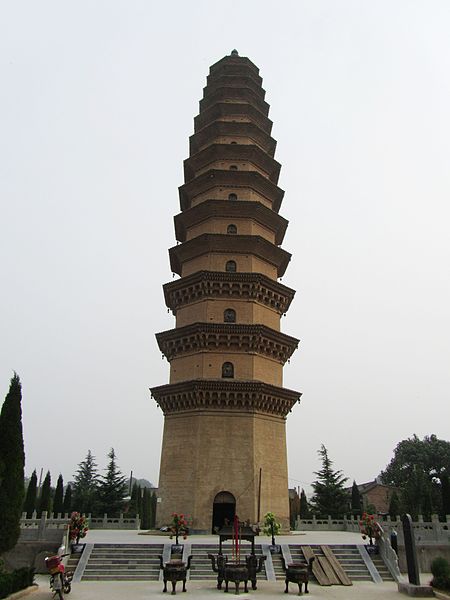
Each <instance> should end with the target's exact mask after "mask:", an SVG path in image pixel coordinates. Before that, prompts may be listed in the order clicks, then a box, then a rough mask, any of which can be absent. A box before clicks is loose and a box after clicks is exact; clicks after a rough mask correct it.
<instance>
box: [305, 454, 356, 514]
mask: <svg viewBox="0 0 450 600" xmlns="http://www.w3.org/2000/svg"><path fill="white" fill-rule="evenodd" d="M318 454H319V456H320V458H321V460H322V469H321V470H320V471H315V474H316V475H317V480H316V481H315V482H314V483H313V484H312V487H313V490H314V496H313V497H312V500H311V502H312V505H313V510H314V512H315V514H316V515H318V516H320V517H324V518H325V517H327V516H328V515H330V516H331V517H333V518H339V517H342V516H343V515H344V514H345V513H346V512H347V509H348V496H347V492H346V491H345V489H344V484H345V482H346V481H347V480H348V477H344V476H343V475H342V471H334V470H333V468H332V467H333V462H332V461H331V460H330V458H329V456H328V451H327V449H326V448H325V446H324V445H323V444H322V446H321V448H320V450H319V451H318Z"/></svg>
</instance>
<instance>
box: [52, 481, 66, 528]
mask: <svg viewBox="0 0 450 600" xmlns="http://www.w3.org/2000/svg"><path fill="white" fill-rule="evenodd" d="M63 502H64V481H63V476H62V475H61V474H60V475H59V477H58V482H57V483H56V490H55V496H54V498H53V516H54V517H55V518H56V517H57V516H58V515H59V514H63V513H64V505H63Z"/></svg>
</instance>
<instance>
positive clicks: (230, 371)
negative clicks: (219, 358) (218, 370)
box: [222, 362, 234, 377]
mask: <svg viewBox="0 0 450 600" xmlns="http://www.w3.org/2000/svg"><path fill="white" fill-rule="evenodd" d="M222 377H234V365H233V363H230V362H225V363H223V365H222Z"/></svg>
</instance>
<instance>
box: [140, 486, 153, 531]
mask: <svg viewBox="0 0 450 600" xmlns="http://www.w3.org/2000/svg"><path fill="white" fill-rule="evenodd" d="M151 512H152V505H151V496H150V490H149V489H148V488H144V495H143V498H142V518H141V529H150V521H151Z"/></svg>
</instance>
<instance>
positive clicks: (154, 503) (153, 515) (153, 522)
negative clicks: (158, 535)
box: [150, 492, 158, 529]
mask: <svg viewBox="0 0 450 600" xmlns="http://www.w3.org/2000/svg"><path fill="white" fill-rule="evenodd" d="M157 505H158V498H157V497H156V494H155V492H153V494H152V498H151V515H150V529H154V528H155V525H156V507H157Z"/></svg>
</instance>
